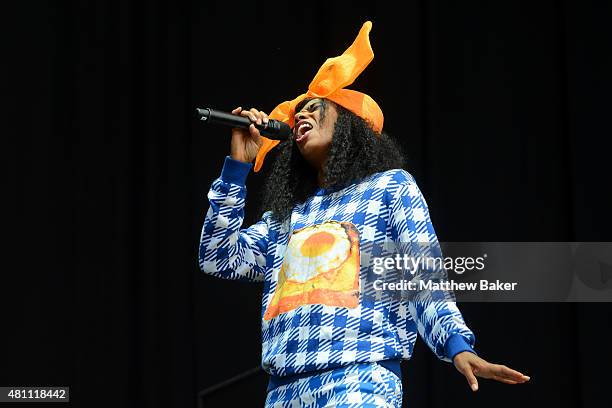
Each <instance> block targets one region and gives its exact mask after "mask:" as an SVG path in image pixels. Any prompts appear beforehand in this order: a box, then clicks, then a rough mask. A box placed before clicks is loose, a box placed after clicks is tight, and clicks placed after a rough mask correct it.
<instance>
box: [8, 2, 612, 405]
mask: <svg viewBox="0 0 612 408" xmlns="http://www.w3.org/2000/svg"><path fill="white" fill-rule="evenodd" d="M4 8H5V11H4V12H3V13H2V27H3V31H4V35H2V40H1V41H2V44H3V46H2V50H3V57H2V60H3V63H2V66H3V68H4V69H5V73H4V75H3V81H2V82H3V85H2V94H3V97H4V98H3V99H4V102H5V108H4V109H3V113H4V116H5V118H4V120H3V123H2V135H3V140H4V141H5V142H9V143H8V148H5V149H2V151H3V156H4V160H3V164H4V165H5V166H6V167H5V173H6V174H7V175H8V179H9V182H8V188H7V189H6V190H5V194H4V201H8V204H9V206H10V207H9V210H7V211H5V213H4V218H5V220H6V222H5V223H4V225H6V226H7V228H6V229H5V239H7V241H8V245H4V246H3V247H4V252H5V255H4V259H5V265H4V267H3V268H2V283H1V286H2V301H3V304H2V309H1V310H2V312H1V315H0V317H1V321H2V324H3V327H2V331H1V333H2V334H1V337H2V343H3V347H2V348H1V350H2V351H1V352H2V359H1V361H0V385H5V386H8V385H69V386H70V387H71V398H72V400H71V403H70V406H75V407H108V406H113V407H194V406H195V404H196V394H197V392H198V391H199V390H201V389H203V388H205V387H208V386H211V385H212V384H215V383H217V382H219V381H222V380H224V379H226V378H228V377H231V376H233V375H235V374H238V373H240V372H242V371H244V370H247V369H249V368H251V367H254V366H257V365H258V363H259V357H260V343H259V340H260V332H259V316H260V305H259V297H260V291H261V287H259V286H257V285H249V284H243V283H236V282H225V281H220V280H216V279H213V278H210V277H208V276H206V275H204V274H202V273H201V272H199V270H198V267H197V246H198V239H199V233H200V228H201V225H202V220H203V217H204V214H205V212H206V210H207V201H206V193H207V191H208V188H209V186H210V184H211V182H212V181H213V179H214V178H215V177H217V176H218V175H219V173H220V170H221V166H222V162H223V158H224V156H225V155H226V154H228V153H229V137H228V136H229V131H228V130H226V129H219V128H212V127H211V128H207V127H204V126H203V125H201V124H199V123H196V122H195V121H194V119H193V117H192V111H193V108H195V107H196V106H211V107H215V108H217V109H224V110H231V109H233V108H234V107H236V106H238V105H241V106H243V107H252V106H253V107H258V108H260V109H262V110H265V111H267V112H269V111H271V110H272V108H273V107H274V106H276V104H277V103H279V102H281V101H284V100H287V99H292V98H294V97H295V96H297V95H298V94H300V93H302V92H303V91H305V89H306V87H307V85H308V83H309V82H310V80H311V79H312V77H313V76H314V74H315V72H316V70H317V69H318V67H319V66H320V65H321V64H322V62H323V61H324V60H325V59H326V58H328V57H332V56H336V55H339V54H340V53H341V52H342V51H344V49H345V48H346V47H347V46H348V45H349V44H350V43H351V41H352V40H353V38H354V37H355V35H356V33H357V31H358V30H359V28H360V27H361V24H362V23H363V22H364V21H366V20H367V19H370V20H372V21H373V23H374V26H373V30H372V33H371V40H372V45H373V48H374V52H375V54H376V57H375V59H374V61H373V63H372V64H370V66H369V67H368V68H367V69H366V70H365V71H364V73H363V74H362V75H361V77H360V78H359V79H358V80H357V82H356V84H355V85H354V86H353V88H354V89H358V90H361V91H364V92H367V93H368V94H370V95H372V96H373V97H374V98H375V99H376V100H377V101H378V102H379V104H380V105H381V107H382V108H383V111H384V112H385V119H386V120H385V129H386V131H387V132H388V133H390V134H392V135H394V136H396V137H397V138H398V139H399V140H401V143H402V145H403V146H404V149H405V151H406V153H407V156H408V158H409V163H410V164H409V167H408V170H409V171H410V172H411V173H412V174H413V175H414V176H415V177H416V179H417V181H418V183H419V185H420V187H421V189H422V190H423V192H424V195H425V197H426V198H427V201H428V204H429V207H430V211H431V217H432V219H433V222H434V225H435V227H436V230H437V233H438V237H439V239H440V240H441V241H612V234H611V232H610V229H611V228H612V222H611V220H610V214H609V210H610V208H611V205H610V204H611V203H612V201H611V200H610V198H609V190H610V174H611V171H610V154H609V152H610V150H609V149H608V148H607V146H608V144H607V140H608V138H609V137H610V135H611V134H612V133H611V132H610V114H609V111H610V107H611V104H610V94H611V93H612V81H611V80H610V72H612V59H611V53H610V50H611V46H612V41H611V38H612V35H611V34H612V30H611V28H610V21H611V20H612V7H611V5H610V3H609V2H585V1H571V2H570V1H567V2H558V1H515V0H504V1H485V0H483V1H462V2H459V1H442V0H432V1H424V0H421V1H408V2H404V3H402V4H401V5H400V3H397V2H396V3H388V4H384V3H377V2H355V3H332V2H329V1H313V2H249V3H237V2H230V1H192V2H186V1H161V0H156V1H152V0H151V1H144V0H143V1H122V2H119V1H54V2H52V1H49V2H40V1H39V2H9V3H7V4H6V5H5V6H4ZM268 164H269V163H268ZM263 177H264V176H263V175H261V174H257V175H254V174H251V175H250V176H249V180H248V188H249V200H248V208H247V220H246V222H248V223H251V222H253V221H254V220H255V218H254V217H255V214H256V211H257V205H258V193H259V188H260V186H261V182H262V179H263ZM460 306H461V308H462V311H463V314H464V317H465V319H466V321H467V323H468V325H470V327H471V328H472V329H473V330H474V332H475V333H476V336H477V344H476V346H477V351H478V352H479V353H480V355H481V356H483V357H484V358H486V359H488V360H490V361H492V362H500V363H504V364H507V365H508V366H510V367H513V368H516V369H518V370H521V371H523V372H525V373H527V374H528V375H530V376H531V378H532V380H531V382H530V383H529V384H526V385H520V386H508V385H502V384H498V383H493V382H487V381H485V380H481V382H480V385H481V387H480V388H481V389H480V391H478V392H477V393H475V394H473V393H472V392H471V391H470V390H469V388H468V387H467V385H466V382H465V379H464V378H463V377H462V376H461V375H460V374H459V373H458V372H456V371H455V369H454V368H453V367H452V365H450V364H447V363H443V362H440V361H437V360H436V359H435V357H434V356H433V354H432V353H431V352H430V351H429V350H428V349H427V348H426V347H425V346H424V343H421V342H419V343H418V344H417V349H416V353H415V357H414V359H413V360H411V361H409V362H406V363H405V364H404V365H403V370H404V374H405V375H404V377H405V379H404V387H405V405H407V406H410V407H414V408H417V407H419V408H425V407H445V406H471V407H486V406H495V407H499V408H501V407H515V406H556V407H607V406H610V400H609V391H608V387H609V384H608V383H609V381H610V375H609V368H610V366H611V365H612V358H611V357H610V351H609V350H610V338H611V335H612V317H611V316H612V315H611V313H610V312H611V311H612V308H611V307H610V305H609V304H605V303H599V304H597V303H593V304H576V303H574V304H551V303H546V304H544V303H541V304H535V303H534V304H511V303H506V304H491V303H487V304H476V303H470V304H462V305H460ZM265 382H266V379H265V377H264V375H263V374H262V373H260V374H258V375H255V376H253V377H251V378H249V379H246V380H244V381H242V382H240V383H238V384H236V385H235V386H234V387H232V388H230V389H226V390H222V391H219V392H217V393H215V394H212V395H211V396H210V397H209V398H208V399H207V400H206V404H205V406H207V407H209V406H210V407H216V406H261V405H262V404H263V400H264V387H265ZM20 406H22V407H26V406H28V404H23V405H20ZM32 406H42V405H38V404H36V405H35V404H32Z"/></svg>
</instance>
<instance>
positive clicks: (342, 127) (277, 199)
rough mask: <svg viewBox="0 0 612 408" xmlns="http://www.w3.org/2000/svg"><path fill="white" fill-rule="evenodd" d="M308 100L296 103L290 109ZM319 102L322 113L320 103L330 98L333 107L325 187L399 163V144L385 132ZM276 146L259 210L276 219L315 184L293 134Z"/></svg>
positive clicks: (282, 217)
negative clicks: (274, 157)
mask: <svg viewBox="0 0 612 408" xmlns="http://www.w3.org/2000/svg"><path fill="white" fill-rule="evenodd" d="M309 100H310V99H305V100H304V101H302V102H301V103H300V104H298V106H297V107H296V109H295V111H296V112H298V111H300V109H301V107H302V106H304V104H306V103H307V102H308V101H309ZM323 103H324V106H323V108H322V109H323V110H322V114H321V115H322V117H323V116H324V115H325V112H326V108H327V106H326V104H334V106H335V108H336V110H337V112H338V118H337V119H336V124H335V126H334V132H333V137H332V143H331V146H330V149H329V153H328V157H327V161H326V162H325V167H324V174H325V180H324V187H325V188H326V189H331V190H335V189H339V188H343V187H346V186H348V185H350V184H353V183H355V182H358V181H359V180H361V179H363V178H364V177H367V176H369V175H371V174H374V173H379V172H382V171H386V170H391V169H398V168H404V167H405V165H406V163H405V159H404V156H403V154H402V153H401V149H400V146H399V145H398V143H397V142H396V141H395V140H394V139H392V138H391V137H390V136H389V135H388V134H386V133H385V132H382V133H380V134H377V133H376V132H375V131H374V130H373V129H372V127H371V126H370V125H369V124H368V123H367V122H366V121H365V120H364V119H362V118H360V117H359V116H357V115H355V114H354V113H353V112H351V111H349V110H348V109H345V108H343V107H342V106H340V105H338V104H335V103H334V102H332V101H330V100H327V99H323ZM277 149H278V152H277V157H276V160H275V162H274V165H273V167H272V170H271V172H270V174H269V175H268V177H267V179H266V183H265V186H264V189H263V197H262V206H261V212H262V213H263V212H266V211H271V212H272V217H273V218H274V219H275V220H277V221H279V222H282V221H284V220H285V219H286V218H287V217H288V216H289V215H290V214H291V211H292V209H293V207H294V206H295V205H296V204H299V203H302V202H304V201H305V200H306V199H307V198H308V197H310V196H312V195H313V194H314V193H315V191H316V190H317V189H318V188H319V185H318V182H317V171H316V170H315V169H314V168H313V167H312V166H311V165H310V164H309V163H308V162H307V161H306V159H304V157H303V156H302V154H301V153H300V151H299V149H298V147H297V144H296V143H295V141H294V139H293V138H289V139H288V140H286V141H284V142H282V143H280V144H279V145H278V146H277Z"/></svg>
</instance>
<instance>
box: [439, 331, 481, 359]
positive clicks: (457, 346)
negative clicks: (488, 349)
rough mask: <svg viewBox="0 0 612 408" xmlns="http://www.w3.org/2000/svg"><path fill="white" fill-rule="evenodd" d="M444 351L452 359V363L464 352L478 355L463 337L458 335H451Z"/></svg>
mask: <svg viewBox="0 0 612 408" xmlns="http://www.w3.org/2000/svg"><path fill="white" fill-rule="evenodd" d="M444 351H445V352H446V356H447V357H448V358H449V359H450V361H453V358H455V356H456V355H457V354H459V353H461V352H463V351H469V352H470V353H474V354H476V352H475V351H474V349H472V347H470V345H469V344H468V343H467V342H466V341H465V339H464V338H463V336H462V335H460V334H457V333H455V334H453V335H451V336H450V337H449V338H448V340H446V344H445V345H444Z"/></svg>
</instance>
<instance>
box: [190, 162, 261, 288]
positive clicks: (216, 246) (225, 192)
mask: <svg viewBox="0 0 612 408" xmlns="http://www.w3.org/2000/svg"><path fill="white" fill-rule="evenodd" d="M251 167H252V165H251V164H248V163H242V162H239V161H236V160H233V159H231V158H230V157H226V158H225V163H224V166H223V170H222V172H221V177H220V178H218V179H216V180H215V181H214V182H213V184H212V186H211V188H210V191H209V192H208V201H209V203H210V207H209V209H208V212H207V213H206V218H205V219H204V225H203V227H202V234H201V236H200V247H199V260H198V263H199V266H200V269H201V270H202V271H203V272H205V273H208V274H210V275H213V276H217V277H221V278H225V279H236V280H247V281H253V282H261V281H263V280H264V273H265V266H266V251H267V247H268V237H269V234H268V219H269V214H268V213H266V214H264V217H263V218H262V220H261V221H259V222H258V223H256V224H254V225H252V226H250V227H249V228H244V229H243V228H241V227H242V221H243V219H244V205H245V199H246V186H245V180H246V177H247V175H248V173H249V171H250V169H251Z"/></svg>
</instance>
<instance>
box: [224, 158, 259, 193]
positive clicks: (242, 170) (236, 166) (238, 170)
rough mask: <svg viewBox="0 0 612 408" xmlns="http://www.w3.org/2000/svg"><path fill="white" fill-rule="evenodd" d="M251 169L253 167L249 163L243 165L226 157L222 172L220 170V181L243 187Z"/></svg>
mask: <svg viewBox="0 0 612 408" xmlns="http://www.w3.org/2000/svg"><path fill="white" fill-rule="evenodd" d="M252 167H253V165H252V164H251V163H245V162H242V161H240V160H236V159H234V158H232V157H230V156H226V157H225V162H224V163H223V170H221V180H223V181H225V182H227V183H232V184H237V185H241V186H244V185H245V182H246V178H247V176H248V175H249V172H250V171H251V168H252Z"/></svg>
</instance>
